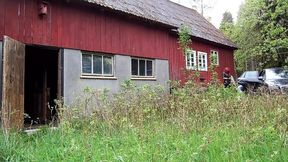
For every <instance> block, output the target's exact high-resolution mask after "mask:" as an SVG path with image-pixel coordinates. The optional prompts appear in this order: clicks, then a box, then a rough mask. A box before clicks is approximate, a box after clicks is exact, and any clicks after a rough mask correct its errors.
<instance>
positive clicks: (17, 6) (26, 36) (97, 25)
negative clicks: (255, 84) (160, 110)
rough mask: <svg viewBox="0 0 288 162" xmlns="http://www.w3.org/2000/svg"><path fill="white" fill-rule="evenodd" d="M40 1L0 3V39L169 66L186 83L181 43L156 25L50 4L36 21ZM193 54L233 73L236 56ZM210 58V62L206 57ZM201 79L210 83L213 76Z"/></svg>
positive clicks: (195, 44) (228, 51)
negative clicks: (149, 60) (156, 61)
mask: <svg viewBox="0 0 288 162" xmlns="http://www.w3.org/2000/svg"><path fill="white" fill-rule="evenodd" d="M37 2H38V1H37V0H0V39H1V38H2V36H3V35H8V36H10V37H12V38H14V39H17V40H19V41H22V42H24V43H26V44H37V45H45V46H55V47H60V48H71V49H80V50H87V51H98V52H107V53H113V54H122V55H130V56H136V57H147V58H158V59H166V60H169V66H170V69H169V70H170V79H173V80H174V79H177V80H180V79H182V80H183V79H184V75H183V70H184V68H185V60H184V59H185V58H184V56H183V54H181V51H180V50H179V48H178V44H177V37H176V36H173V35H171V34H169V32H170V31H169V30H168V29H167V30H164V29H161V28H159V27H158V26H156V25H153V26H152V25H145V24H143V23H139V22H137V21H135V20H132V19H129V18H125V19H123V18H119V16H117V15H113V14H111V13H108V12H103V11H99V9H96V8H92V7H85V6H82V5H72V4H70V3H64V2H62V1H56V0H51V1H50V4H49V7H48V15H47V16H46V17H44V18H42V19H41V18H40V17H39V16H38V4H37ZM192 47H193V49H196V50H199V51H203V52H207V53H208V54H209V53H210V50H212V49H217V50H218V51H219V54H220V65H221V66H220V67H219V68H218V70H219V72H220V73H221V71H222V70H223V68H224V67H226V66H228V67H230V68H231V69H234V63H233V50H231V49H223V48H220V47H217V46H213V45H212V44H207V43H201V42H198V41H193V46H192ZM208 58H209V56H208ZM201 75H203V76H204V77H206V78H207V80H209V78H210V73H209V72H203V73H202V74H201Z"/></svg>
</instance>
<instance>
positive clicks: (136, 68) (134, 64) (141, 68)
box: [131, 58, 154, 78]
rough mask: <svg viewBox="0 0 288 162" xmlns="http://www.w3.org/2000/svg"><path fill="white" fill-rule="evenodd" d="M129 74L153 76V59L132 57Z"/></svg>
mask: <svg viewBox="0 0 288 162" xmlns="http://www.w3.org/2000/svg"><path fill="white" fill-rule="evenodd" d="M131 74H132V76H133V77H139V78H141V77H142V78H143V77H144V78H145V77H150V78H151V77H153V76H154V60H149V59H141V58H132V59H131Z"/></svg>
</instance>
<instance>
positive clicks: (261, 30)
mask: <svg viewBox="0 0 288 162" xmlns="http://www.w3.org/2000/svg"><path fill="white" fill-rule="evenodd" d="M231 38H232V39H233V40H234V41H235V42H236V43H237V45H238V46H239V47H240V49H239V50H238V51H237V52H236V61H237V65H238V66H237V67H238V70H241V71H243V70H245V69H247V63H251V62H252V63H254V66H252V67H251V66H250V67H249V66H248V69H256V68H266V67H272V66H284V65H287V62H288V60H287V57H288V1H287V0H246V2H245V4H243V5H242V6H241V8H240V11H239V14H238V20H237V23H236V25H235V28H234V30H233V33H232V36H231Z"/></svg>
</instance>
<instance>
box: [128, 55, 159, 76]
mask: <svg viewBox="0 0 288 162" xmlns="http://www.w3.org/2000/svg"><path fill="white" fill-rule="evenodd" d="M132 59H135V60H138V75H132ZM130 60H131V61H130V64H131V68H130V74H131V78H132V79H142V78H143V79H155V78H156V75H155V60H153V59H146V58H138V57H131V59H130ZM140 60H145V68H146V67H147V61H152V76H147V70H146V69H145V76H140V75H139V74H140V64H139V62H140Z"/></svg>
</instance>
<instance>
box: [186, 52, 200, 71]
mask: <svg viewBox="0 0 288 162" xmlns="http://www.w3.org/2000/svg"><path fill="white" fill-rule="evenodd" d="M192 56H193V58H192ZM185 57H186V58H185V60H186V69H187V70H196V68H197V55H196V51H194V50H187V53H186V56H185ZM188 59H189V60H188ZM188 63H189V64H188Z"/></svg>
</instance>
